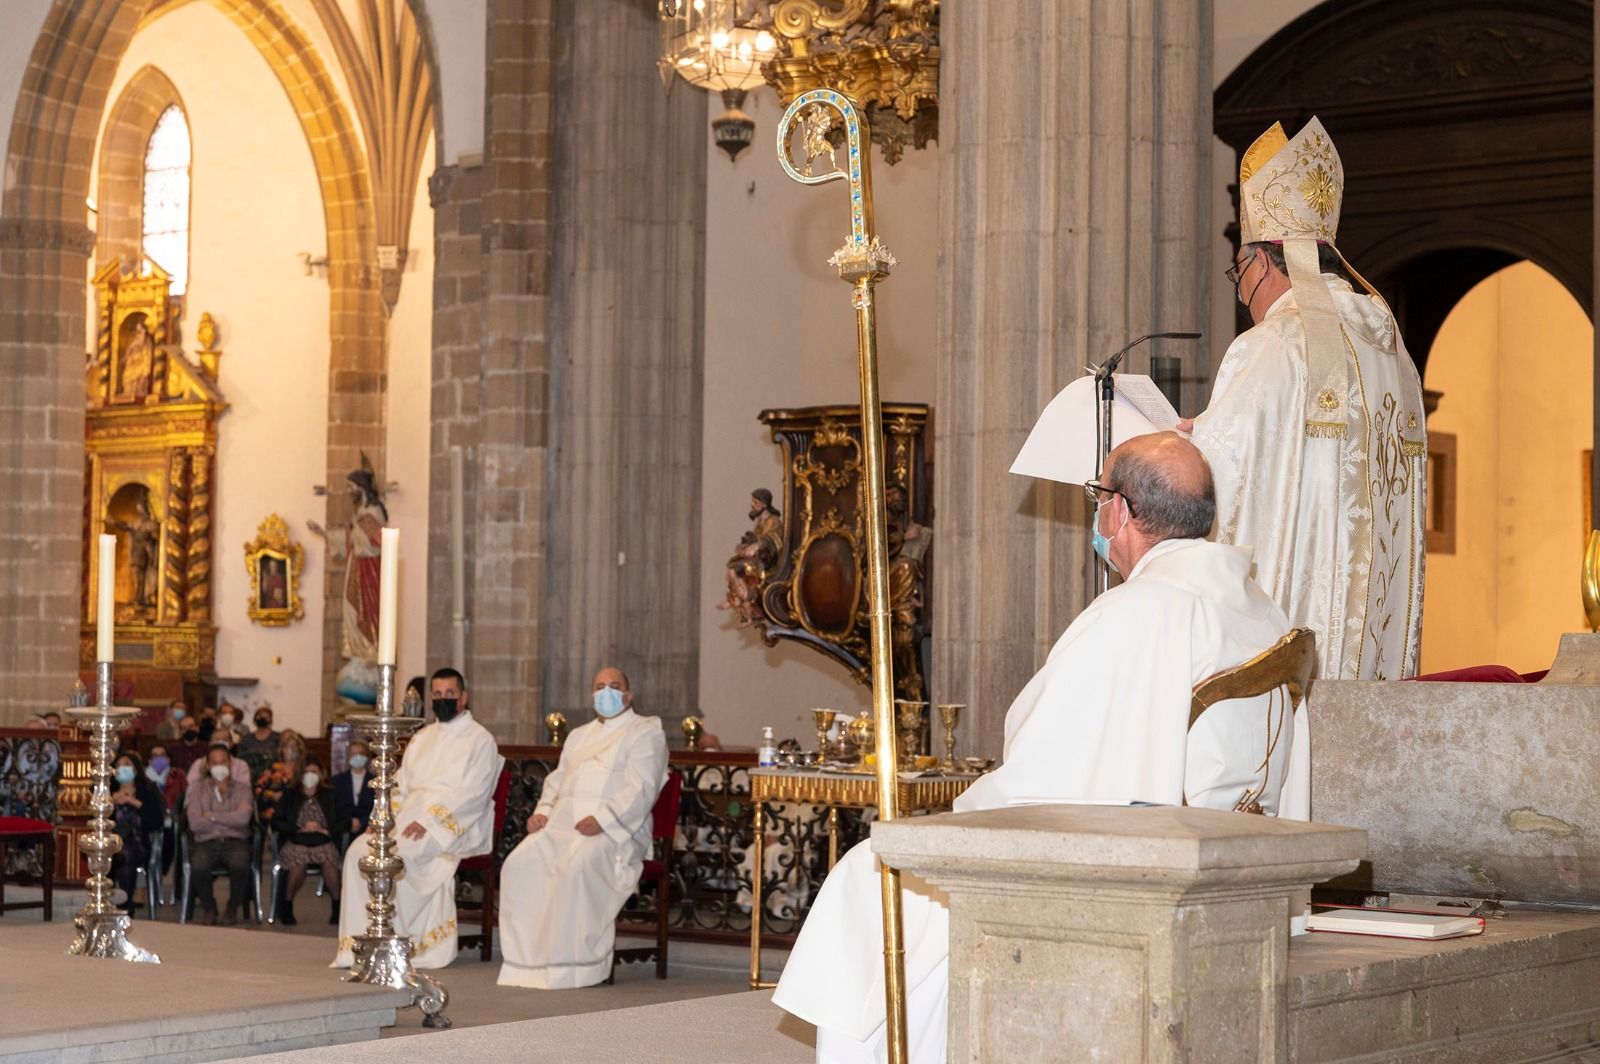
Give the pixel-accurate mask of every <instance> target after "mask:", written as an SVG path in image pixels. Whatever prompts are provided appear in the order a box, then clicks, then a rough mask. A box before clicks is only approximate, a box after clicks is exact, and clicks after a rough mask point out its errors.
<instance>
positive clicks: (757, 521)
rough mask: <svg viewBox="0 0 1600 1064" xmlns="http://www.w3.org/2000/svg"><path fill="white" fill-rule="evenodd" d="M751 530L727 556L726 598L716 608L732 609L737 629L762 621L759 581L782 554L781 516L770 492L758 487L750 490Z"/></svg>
mask: <svg viewBox="0 0 1600 1064" xmlns="http://www.w3.org/2000/svg"><path fill="white" fill-rule="evenodd" d="M749 516H750V520H751V522H752V524H751V527H750V531H748V532H746V533H745V534H744V535H743V536H742V537H741V538H740V540H739V546H738V547H737V548H735V550H734V552H733V557H731V558H729V559H728V597H727V598H726V599H725V600H723V601H722V602H719V603H717V609H719V610H732V611H733V614H734V616H735V617H736V618H738V622H739V627H740V628H749V627H750V626H751V625H753V624H755V623H756V622H757V621H759V620H761V618H762V617H763V613H762V610H761V601H760V592H761V581H762V580H764V579H765V578H766V575H767V574H768V573H770V572H771V571H772V570H773V569H774V568H776V567H777V564H778V560H779V559H780V558H782V557H783V515H782V514H781V513H779V512H778V510H776V509H774V508H773V505H772V492H770V491H768V490H767V489H766V488H757V489H756V490H755V491H753V492H751V493H750V514H749Z"/></svg>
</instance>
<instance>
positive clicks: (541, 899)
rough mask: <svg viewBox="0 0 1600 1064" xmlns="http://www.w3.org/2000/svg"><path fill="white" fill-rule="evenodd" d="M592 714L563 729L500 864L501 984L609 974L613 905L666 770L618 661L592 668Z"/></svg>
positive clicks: (627, 881)
mask: <svg viewBox="0 0 1600 1064" xmlns="http://www.w3.org/2000/svg"><path fill="white" fill-rule="evenodd" d="M591 698H592V699H593V702H594V711H595V719H594V720H592V721H590V722H589V723H588V724H584V725H582V726H581V727H579V728H576V729H574V730H573V732H572V734H571V735H569V736H567V741H566V742H565V743H563V744H562V747H561V760H560V762H559V763H558V764H557V765H556V770H555V771H554V772H552V773H550V775H549V776H548V777H546V779H545V782H544V787H543V789H542V790H541V791H540V792H539V805H538V808H536V809H535V810H534V811H533V814H532V815H531V816H530V817H529V818H528V835H527V837H526V838H524V839H523V840H522V841H521V842H520V843H518V844H517V848H516V849H514V850H512V851H511V855H510V856H509V857H507V858H506V861H505V864H504V865H503V866H502V868H501V871H500V952H501V955H502V956H503V957H504V958H505V963H503V964H502V965H501V966H500V978H499V982H500V985H501V986H525V987H535V988H539V989H544V990H565V989H570V988H573V987H580V986H593V985H595V984H596V983H602V982H604V981H605V980H606V979H607V978H608V977H610V975H611V950H612V945H613V942H614V939H615V937H616V923H617V913H618V912H620V911H621V909H622V904H623V902H625V901H627V900H628V895H630V894H632V893H633V892H634V891H635V890H636V889H638V886H639V873H640V870H641V869H642V868H643V866H644V858H645V855H646V854H648V853H649V852H650V812H651V809H652V808H654V806H655V803H656V797H657V796H658V795H659V794H660V793H661V786H662V784H663V783H665V782H666V779H667V739H666V735H665V734H664V733H663V732H662V730H661V721H660V719H659V718H657V717H645V716H641V715H639V714H638V713H635V712H634V711H633V690H632V688H631V686H630V685H629V683H628V678H627V676H625V675H623V672H622V670H621V669H616V668H604V669H601V670H600V671H599V672H598V673H596V674H595V677H594V684H593V686H592V690H591Z"/></svg>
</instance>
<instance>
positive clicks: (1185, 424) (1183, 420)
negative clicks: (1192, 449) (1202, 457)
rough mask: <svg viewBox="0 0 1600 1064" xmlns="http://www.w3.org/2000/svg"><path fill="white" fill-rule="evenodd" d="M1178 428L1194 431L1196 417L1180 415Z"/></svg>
mask: <svg viewBox="0 0 1600 1064" xmlns="http://www.w3.org/2000/svg"><path fill="white" fill-rule="evenodd" d="M1177 428H1178V431H1179V432H1193V431H1194V418H1192V417H1180V418H1179V419H1178V426H1177Z"/></svg>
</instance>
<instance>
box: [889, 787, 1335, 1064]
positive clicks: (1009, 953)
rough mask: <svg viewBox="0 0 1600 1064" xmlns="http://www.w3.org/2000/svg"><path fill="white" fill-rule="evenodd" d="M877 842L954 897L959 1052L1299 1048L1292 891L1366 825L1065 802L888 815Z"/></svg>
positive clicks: (971, 1055) (1133, 1056)
mask: <svg viewBox="0 0 1600 1064" xmlns="http://www.w3.org/2000/svg"><path fill="white" fill-rule="evenodd" d="M872 848H873V850H874V851H875V852H876V853H878V854H879V855H880V856H881V857H883V859H884V860H886V861H889V862H891V863H893V864H894V865H895V866H897V867H899V868H901V869H904V870H905V871H907V872H912V873H915V874H916V875H919V876H922V877H923V878H925V879H927V880H929V881H930V882H932V883H934V884H935V885H937V886H938V887H939V888H941V889H942V890H944V891H945V892H947V893H948V895H949V899H950V1021H949V1022H950V1047H949V1059H950V1060H951V1061H979V1060H1004V1061H1006V1062H1007V1064H1031V1062H1034V1061H1038V1062H1040V1064H1043V1062H1044V1061H1056V1060H1091V1059H1092V1060H1115V1061H1126V1062H1151V1064H1154V1062H1169V1061H1170V1062H1177V1061H1190V1060H1230V1061H1284V1060H1287V1059H1288V1030H1289V1024H1288V992H1287V974H1288V973H1287V954H1288V932H1289V899H1290V897H1291V895H1294V894H1296V893H1297V892H1299V891H1302V890H1304V889H1306V888H1307V887H1308V886H1310V885H1311V884H1313V883H1319V882H1322V881H1323V880H1326V879H1329V878H1331V877H1333V876H1336V875H1340V874H1342V873H1344V872H1348V871H1350V870H1351V869H1353V868H1355V867H1356V865H1357V863H1358V862H1359V861H1360V859H1361V856H1362V854H1363V853H1364V852H1365V848H1366V833H1365V832H1363V831H1360V830H1358V829H1356V828H1340V827H1328V826H1325V825H1321V824H1307V823H1302V822H1299V821H1292V820H1279V819H1277V818H1275V817H1261V816H1245V815H1241V814H1237V813H1223V812H1217V811H1215V810H1210V809H1189V808H1170V807H1160V808H1151V807H1146V808H1129V807H1126V806H1116V807H1112V806H1072V805H1051V806H1031V807H1020V808H1015V809H997V810H989V811H985V812H978V813H961V814H946V815H943V816H934V817H918V818H912V819H908V820H897V821H893V822H890V823H883V822H880V823H877V824H874V825H873V827H872Z"/></svg>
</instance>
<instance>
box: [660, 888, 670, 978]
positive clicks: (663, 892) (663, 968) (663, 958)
mask: <svg viewBox="0 0 1600 1064" xmlns="http://www.w3.org/2000/svg"><path fill="white" fill-rule="evenodd" d="M671 893H672V888H671V881H670V880H669V879H668V877H667V876H662V877H661V878H660V879H659V880H657V881H656V978H657V979H665V978H666V977H667V915H668V909H669V907H670V903H671V899H670V898H669V897H668V895H669V894H671Z"/></svg>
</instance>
